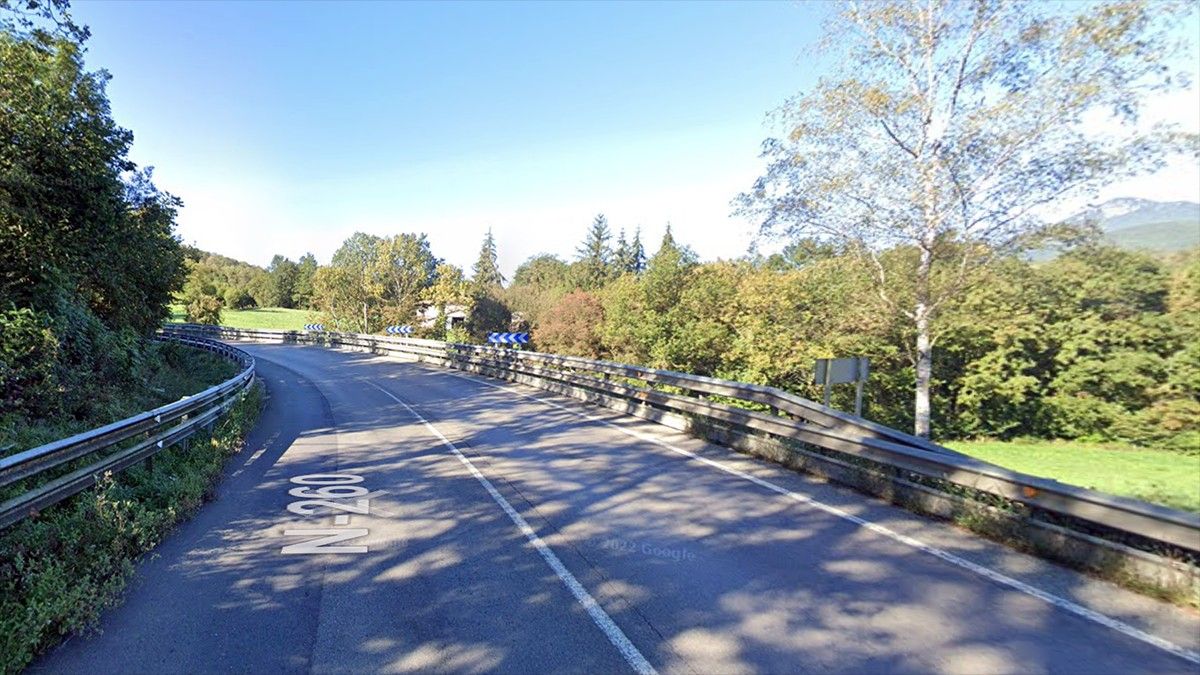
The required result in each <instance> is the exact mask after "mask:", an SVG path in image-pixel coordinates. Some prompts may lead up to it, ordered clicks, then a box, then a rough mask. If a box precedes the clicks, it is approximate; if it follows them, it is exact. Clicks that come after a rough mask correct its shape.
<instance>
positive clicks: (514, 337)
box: [488, 333, 529, 345]
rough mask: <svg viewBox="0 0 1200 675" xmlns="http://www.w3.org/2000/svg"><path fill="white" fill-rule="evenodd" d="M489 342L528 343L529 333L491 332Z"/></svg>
mask: <svg viewBox="0 0 1200 675" xmlns="http://www.w3.org/2000/svg"><path fill="white" fill-rule="evenodd" d="M488 342H491V343H493V344H498V345H527V344H529V333H489V334H488Z"/></svg>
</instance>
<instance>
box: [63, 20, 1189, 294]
mask: <svg viewBox="0 0 1200 675" xmlns="http://www.w3.org/2000/svg"><path fill="white" fill-rule="evenodd" d="M827 9H828V6H826V5H823V4H818V3H800V4H793V3H785V2H761V3H759V2H744V1H743V2H733V3H721V2H704V3H684V2H662V3H634V2H615V3H581V2H569V3H527V4H501V3H461V4H455V3H431V4H425V3H398V4H385V3H378V2H371V3H359V4H345V3H339V4H332V3H329V4H326V3H316V2H305V3H285V2H242V3H213V2H165V3H154V2H130V3H122V2H77V3H76V6H75V9H74V13H75V16H76V18H77V19H80V20H82V21H83V22H84V23H86V24H88V25H89V26H90V27H91V29H92V35H93V37H92V38H91V40H90V41H89V43H88V57H87V61H88V65H89V67H90V68H105V69H107V70H109V71H110V72H111V73H112V75H113V79H112V81H111V83H110V85H109V95H110V98H111V100H112V107H113V114H114V117H115V118H116V119H117V121H118V122H119V123H120V124H122V125H123V126H125V127H127V128H129V129H132V130H133V132H134V135H135V145H134V150H133V158H134V160H135V161H137V162H138V163H139V164H142V165H153V166H155V167H156V177H157V182H158V183H159V185H160V187H163V188H165V189H167V190H169V191H171V192H173V193H175V194H177V195H178V196H180V197H181V198H183V200H184V202H185V207H184V210H183V211H182V213H181V215H180V219H179V222H180V228H179V233H180V234H181V236H182V237H183V238H184V240H185V241H187V242H188V243H194V244H196V245H198V246H200V247H201V248H204V249H208V250H212V251H216V252H219V253H222V254H225V255H230V256H233V257H236V258H240V259H243V260H248V261H250V262H253V263H256V264H265V263H266V262H268V261H269V260H270V258H271V256H272V255H273V254H275V253H282V254H285V255H288V256H290V257H292V258H296V257H298V256H299V255H301V254H303V253H304V252H306V251H312V252H314V253H315V254H316V255H317V258H318V259H319V260H321V261H322V262H325V261H327V260H328V259H329V257H330V255H331V254H332V253H333V251H334V250H335V249H336V248H337V246H338V245H339V244H340V242H341V241H342V240H343V239H345V237H347V236H348V235H349V234H351V233H352V232H354V231H356V230H363V231H367V232H371V233H374V234H380V235H385V234H394V233H398V232H426V233H428V234H429V235H430V239H431V240H432V242H433V246H434V252H435V254H437V255H438V256H440V257H443V258H445V259H446V260H448V261H449V262H451V263H454V264H458V265H461V266H463V267H465V268H467V269H468V270H469V267H470V265H471V263H472V262H473V261H474V258H475V256H476V254H477V252H478V248H479V243H480V240H481V239H482V236H483V233H484V231H485V230H486V229H487V228H488V227H491V228H492V229H493V232H494V233H495V235H496V238H497V242H498V245H499V250H500V257H501V266H502V268H503V269H504V271H505V272H506V273H507V274H509V275H511V273H512V270H513V269H514V268H515V267H516V266H517V265H518V264H519V263H520V262H521V261H522V260H524V259H526V258H528V257H529V256H530V255H533V254H535V253H539V252H550V253H556V254H558V255H560V256H563V257H566V258H569V257H570V256H571V255H572V254H573V251H574V248H575V246H576V245H577V243H578V242H579V240H581V239H582V237H583V235H584V232H585V230H586V228H587V226H588V223H589V222H590V221H591V219H592V217H593V216H594V215H595V214H596V213H598V212H604V213H605V214H607V215H608V217H609V220H610V222H611V223H612V224H613V225H614V227H615V228H619V227H622V226H624V227H625V228H626V229H628V230H630V231H632V229H633V227H635V226H638V225H640V226H641V227H642V229H643V233H644V237H645V239H646V240H647V241H650V242H652V246H653V245H656V244H657V241H658V239H659V237H661V234H662V231H663V229H664V226H665V224H666V223H667V222H668V221H670V222H671V223H672V225H673V228H674V230H675V231H676V233H677V235H678V236H679V237H680V238H681V239H683V240H684V241H685V242H687V243H689V244H691V245H692V246H693V247H694V248H696V249H697V251H698V252H699V253H700V254H701V256H703V257H705V258H710V259H711V258H717V257H734V256H737V255H740V254H741V253H743V252H745V250H746V248H747V246H748V245H749V243H750V240H751V235H752V233H753V229H754V228H753V224H751V223H748V222H745V221H742V220H740V219H738V218H736V217H732V216H731V215H730V208H729V201H730V200H731V199H732V198H733V197H734V195H736V194H737V192H738V191H740V190H742V189H745V188H746V187H748V186H749V185H750V184H751V182H752V181H753V180H754V178H755V177H756V176H757V175H758V174H759V172H760V171H761V168H762V164H761V162H760V160H758V159H757V154H758V147H759V144H760V143H761V141H762V140H763V139H764V138H765V137H767V136H768V135H770V132H771V131H772V130H771V129H770V128H769V127H768V126H767V125H766V124H765V115H766V113H767V112H768V111H770V110H772V109H773V108H775V107H777V106H778V105H779V104H780V103H782V102H783V101H784V100H785V99H786V98H787V97H788V96H790V95H792V94H794V93H796V92H798V91H799V90H801V89H803V88H804V87H806V86H807V85H808V84H810V83H811V82H812V81H813V79H814V78H815V75H816V73H814V72H812V69H811V68H810V67H807V66H806V61H805V60H804V58H803V57H802V54H803V52H804V49H805V47H806V46H807V45H809V44H810V43H811V42H812V41H813V40H814V39H815V38H816V37H817V35H818V33H819V29H820V23H821V21H822V19H823V14H824V12H825V11H827ZM1194 109H1195V108H1194V107H1193V110H1194ZM1144 187H1145V189H1148V190H1151V191H1153V190H1158V192H1156V193H1154V194H1146V195H1145V196H1151V197H1160V198H1167V197H1171V198H1173V197H1176V195H1175V194H1174V193H1171V194H1166V193H1163V191H1162V186H1161V182H1159V183H1146V184H1145V186H1144ZM1138 189H1139V188H1135V189H1134V191H1135V192H1136V191H1138ZM1176 192H1179V190H1177V191H1176ZM1181 194H1182V193H1181ZM1179 198H1182V197H1179Z"/></svg>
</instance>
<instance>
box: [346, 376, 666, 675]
mask: <svg viewBox="0 0 1200 675" xmlns="http://www.w3.org/2000/svg"><path fill="white" fill-rule="evenodd" d="M367 384H369V385H371V386H372V387H375V388H376V389H378V390H379V391H382V392H383V393H384V394H385V395H386V396H387V397H388V398H390V399H392V400H393V401H395V402H396V403H399V404H400V405H402V406H404V409H405V410H407V411H408V412H409V413H411V414H412V416H413V417H415V418H417V421H419V422H420V423H421V424H423V425H425V428H426V429H428V430H429V432H430V433H431V434H433V435H434V436H436V437H437V439H438V440H439V441H441V442H442V444H443V445H445V446H446V447H447V448H450V452H452V453H454V456H455V457H457V458H458V461H460V462H462V463H463V466H465V467H467V470H468V471H470V472H471V475H472V476H475V479H476V480H478V481H479V482H480V483H481V484H482V485H483V487H484V489H485V490H487V492H488V494H489V495H491V496H492V499H493V500H494V501H495V502H496V503H497V504H499V505H500V508H501V509H504V513H506V514H507V515H508V517H509V519H510V520H512V521H513V523H514V524H515V525H516V526H517V529H518V530H520V531H521V534H524V535H525V538H526V539H528V540H529V543H531V544H533V547H534V548H535V549H537V552H538V553H540V554H541V556H542V559H543V560H545V561H546V564H547V565H549V566H550V569H552V570H554V573H555V574H557V575H558V578H559V579H561V580H562V582H563V583H564V584H566V586H567V589H568V590H570V591H571V595H574V596H575V599H576V600H578V601H579V604H581V605H583V608H584V609H585V610H587V613H588V616H590V617H592V621H593V622H595V624H596V626H597V627H599V628H600V630H601V631H603V632H604V635H605V637H607V638H608V641H609V642H611V643H612V645H613V646H614V647H616V648H617V651H619V652H621V656H624V657H625V661H627V662H628V663H629V665H630V667H632V668H633V669H634V670H635V671H636V672H638V673H641V674H642V675H654V674H655V673H657V672H658V671H656V670H654V666H651V665H650V662H649V661H647V660H646V657H644V656H642V653H641V652H639V651H638V649H637V647H635V646H634V645H633V643H632V642H630V640H629V638H628V637H626V636H625V633H624V632H622V631H621V628H620V627H619V626H617V624H616V622H615V621H613V620H612V617H611V616H609V615H608V613H607V612H605V611H604V608H602V607H601V606H600V603H598V602H596V599H595V598H593V597H592V596H591V594H590V593H588V592H587V589H585V588H584V587H583V584H581V583H579V580H578V579H576V578H575V575H573V574H571V571H570V570H568V569H567V567H566V565H563V563H562V561H561V560H559V559H558V556H557V555H555V554H554V551H552V550H550V547H549V546H548V545H547V544H546V542H544V541H542V538H541V537H539V536H538V535H537V533H536V532H534V531H533V528H532V527H530V526H529V523H527V522H525V519H524V518H522V517H521V514H519V513H517V511H516V509H514V508H513V507H512V504H509V503H508V500H507V499H505V498H504V495H502V494H500V492H499V491H497V490H496V488H495V486H493V485H492V482H491V481H489V480H488V479H487V478H486V477H485V476H484V475H483V474H482V473H480V472H479V469H477V468H475V465H474V464H472V463H471V460H469V459H467V456H466V455H464V454H463V453H462V452H461V451H459V449H458V447H457V446H455V445H454V444H453V443H451V442H450V440H449V439H447V438H446V437H445V436H443V435H442V432H440V431H438V430H437V428H436V427H434V426H433V425H432V424H430V423H429V422H428V421H427V420H426V419H425V418H424V417H422V416H421V414H420V413H418V412H417V411H416V410H413V408H412V406H410V405H408V404H407V403H405V402H404V401H401V400H400V399H398V398H396V397H395V396H394V395H393V394H392V393H391V392H390V391H388V390H387V389H384V388H383V387H381V386H379V385H377V384H375V383H374V382H368V383H367Z"/></svg>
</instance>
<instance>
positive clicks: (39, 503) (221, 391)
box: [0, 334, 254, 528]
mask: <svg viewBox="0 0 1200 675" xmlns="http://www.w3.org/2000/svg"><path fill="white" fill-rule="evenodd" d="M157 339H159V340H163V341H168V342H174V343H178V344H184V345H188V346H190V347H195V348H197V349H204V350H206V351H210V352H213V353H215V354H219V355H220V356H224V357H226V358H228V359H231V360H233V361H235V362H237V364H238V365H239V366H241V371H240V372H238V374H237V375H235V376H233V377H231V378H229V379H228V380H225V381H224V382H222V383H220V384H218V385H215V386H212V387H209V388H208V389H205V390H204V391H202V392H200V393H198V394H195V395H193V396H188V397H186V398H183V399H181V400H179V401H176V402H174V403H169V404H167V405H164V406H161V407H158V408H155V409H153V410H148V411H146V412H143V413H139V414H137V415H134V416H133V417H129V418H126V419H123V420H120V421H118V422H113V423H112V424H107V425H105V426H102V427H99V428H96V429H92V430H91V431H85V432H83V433H80V434H76V435H74V436H71V437H69V438H64V439H61V440H58V441H54V442H52V443H47V444H45V445H41V446H38V447H36V448H31V449H29V450H25V451H23V452H18V453H16V454H14V455H9V456H7V457H3V458H0V488H2V487H4V486H7V485H11V484H13V483H15V482H17V481H20V480H23V479H25V478H29V477H32V476H36V475H38V474H42V473H45V472H47V471H52V470H54V469H55V468H58V467H61V466H63V465H64V464H67V463H69V462H72V461H74V460H76V459H79V458H81V457H84V456H86V455H89V454H92V453H97V452H102V451H105V450H110V449H113V448H116V447H117V446H120V445H121V444H123V443H126V442H129V441H133V443H132V444H131V445H129V446H128V447H123V448H120V449H118V450H116V451H115V452H111V453H109V454H106V455H104V456H103V457H101V458H100V459H99V460H97V461H96V462H93V463H91V464H88V465H87V466H85V467H82V468H80V469H76V470H74V471H71V472H69V473H67V474H66V475H63V476H59V477H57V478H55V479H53V480H51V481H49V482H47V483H45V484H43V485H39V486H37V487H35V488H33V489H32V490H29V491H28V492H25V493H23V494H20V495H18V496H16V497H13V498H12V499H9V500H8V501H6V502H4V503H0V528H3V527H8V526H9V525H12V524H13V523H16V522H19V521H20V520H22V519H24V518H26V517H28V516H30V515H31V514H34V513H36V512H38V511H40V510H41V509H44V508H46V507H47V506H50V505H52V504H56V503H58V502H60V501H62V500H64V499H66V498H67V497H70V496H71V495H74V494H75V493H77V492H80V491H82V490H84V489H86V488H88V487H90V486H92V485H94V484H95V483H96V479H97V476H101V475H103V474H104V473H106V472H110V471H111V472H114V473H115V472H117V471H121V470H123V469H125V468H127V467H129V466H132V465H134V464H136V463H138V462H140V461H142V460H144V459H147V458H149V457H152V456H153V455H154V454H156V453H158V452H160V451H162V450H163V449H165V448H169V447H171V446H172V445H174V444H176V443H178V442H180V441H182V440H184V439H186V438H188V437H190V436H192V435H193V434H195V433H196V432H197V431H199V430H201V429H203V428H205V427H210V428H211V426H212V425H213V424H214V423H215V422H216V421H217V419H218V418H219V417H220V416H221V415H223V414H224V413H225V412H226V411H228V410H229V408H230V407H232V406H233V404H234V403H235V402H236V401H237V400H238V398H239V395H240V394H242V393H243V392H245V391H246V390H247V389H248V388H249V387H250V385H251V384H252V383H253V381H254V359H253V357H251V356H250V355H249V354H247V353H246V352H244V351H242V350H240V349H237V348H235V347H230V346H229V345H226V344H223V343H221V342H217V341H216V340H211V339H208V338H203V337H200V338H197V337H192V336H185V335H175V334H164V335H161V336H159V337H158V338H157Z"/></svg>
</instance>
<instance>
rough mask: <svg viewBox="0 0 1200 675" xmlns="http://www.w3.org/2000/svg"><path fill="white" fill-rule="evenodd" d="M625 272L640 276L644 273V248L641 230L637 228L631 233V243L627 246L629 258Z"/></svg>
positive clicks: (639, 227)
mask: <svg viewBox="0 0 1200 675" xmlns="http://www.w3.org/2000/svg"><path fill="white" fill-rule="evenodd" d="M625 271H627V272H632V273H634V274H641V273H642V272H645V271H646V248H645V247H644V246H642V228H641V226H638V228H637V229H636V230H634V231H633V241H632V242H630V244H629V258H628V260H627V265H626V268H625Z"/></svg>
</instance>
